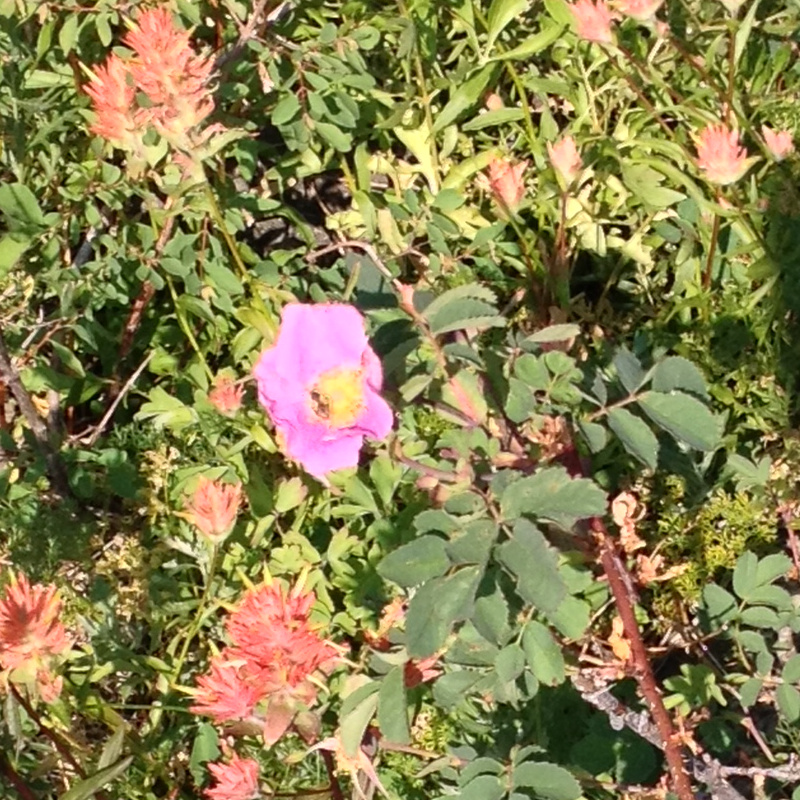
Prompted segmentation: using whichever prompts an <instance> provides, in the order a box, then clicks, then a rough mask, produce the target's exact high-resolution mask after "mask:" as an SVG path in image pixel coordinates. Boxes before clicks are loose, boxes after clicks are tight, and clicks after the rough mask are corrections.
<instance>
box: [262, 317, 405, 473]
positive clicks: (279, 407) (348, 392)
mask: <svg viewBox="0 0 800 800" xmlns="http://www.w3.org/2000/svg"><path fill="white" fill-rule="evenodd" d="M253 374H254V375H255V378H256V382H257V384H258V399H259V401H260V402H261V404H262V405H263V406H264V408H266V410H267V411H268V413H269V415H270V417H271V418H272V422H273V423H274V425H275V427H276V428H277V430H278V433H279V435H280V437H281V439H282V445H283V449H284V452H285V453H286V455H287V456H288V457H289V458H291V459H293V460H295V461H297V462H298V463H300V464H301V465H302V466H303V467H304V468H305V469H306V471H307V472H309V473H310V474H311V475H313V476H315V477H316V478H323V477H324V476H325V475H326V474H327V473H328V472H332V471H333V470H337V469H343V468H345V467H355V466H356V465H357V464H358V455H359V452H360V450H361V446H362V444H363V442H364V437H365V436H368V437H369V438H371V439H383V438H385V437H386V436H387V435H388V434H389V431H390V430H391V429H392V423H393V418H392V410H391V408H390V407H389V405H388V404H387V403H386V401H385V400H384V399H383V398H382V397H381V396H380V394H379V392H380V390H381V386H382V384H383V372H382V370H381V363H380V361H379V360H378V357H377V356H376V355H375V353H374V351H373V350H372V348H371V347H370V346H369V342H368V341H367V334H366V332H365V330H364V318H363V317H362V316H361V314H360V313H359V312H358V311H357V310H356V309H355V308H353V307H352V306H348V305H343V304H339V303H320V304H315V305H311V304H305V303H290V304H289V305H287V306H286V307H284V309H283V313H282V314H281V326H280V330H279V331H278V337H277V339H276V341H275V344H274V345H273V346H272V347H271V348H270V349H269V350H265V351H264V352H263V353H262V354H261V357H260V358H259V360H258V363H257V364H256V366H255V369H254V370H253Z"/></svg>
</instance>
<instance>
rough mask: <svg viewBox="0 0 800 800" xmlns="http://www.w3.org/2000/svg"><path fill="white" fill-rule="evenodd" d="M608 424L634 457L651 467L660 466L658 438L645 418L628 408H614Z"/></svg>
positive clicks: (609, 415)
mask: <svg viewBox="0 0 800 800" xmlns="http://www.w3.org/2000/svg"><path fill="white" fill-rule="evenodd" d="M608 426H609V427H610V428H611V430H612V431H614V433H615V434H616V435H617V436H618V437H619V440H620V441H621V442H622V445H623V447H624V448H625V449H626V450H627V451H628V452H629V453H630V454H631V455H632V456H634V458H638V459H639V461H641V462H642V463H643V464H644V465H645V466H646V467H649V468H650V469H655V468H656V467H657V466H658V439H657V438H656V435H655V434H654V433H653V431H651V430H650V427H649V426H648V425H647V423H646V422H645V421H644V420H643V419H641V418H640V417H637V416H636V415H635V414H631V412H630V411H628V409H627V408H614V409H612V410H611V411H610V412H609V413H608Z"/></svg>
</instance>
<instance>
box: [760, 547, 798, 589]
mask: <svg viewBox="0 0 800 800" xmlns="http://www.w3.org/2000/svg"><path fill="white" fill-rule="evenodd" d="M791 568H792V559H791V558H789V556H786V555H784V554H783V553H772V555H769V556H765V557H764V558H762V559H761V560H760V561H759V562H758V566H757V567H756V583H757V584H758V585H759V586H766V585H767V584H770V583H772V582H773V581H774V580H776V579H777V578H780V577H781V576H783V575H785V574H786V573H787V572H788V571H789V570H790V569H791Z"/></svg>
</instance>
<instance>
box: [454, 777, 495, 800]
mask: <svg viewBox="0 0 800 800" xmlns="http://www.w3.org/2000/svg"><path fill="white" fill-rule="evenodd" d="M505 793H506V791H505V789H504V788H503V784H502V783H501V782H500V779H499V778H498V777H496V776H494V775H479V776H478V777H477V778H475V779H474V780H471V781H470V782H469V783H468V784H467V785H466V786H465V787H464V788H463V789H461V790H460V792H459V793H458V796H457V800H500V798H501V797H503V796H504V795H505Z"/></svg>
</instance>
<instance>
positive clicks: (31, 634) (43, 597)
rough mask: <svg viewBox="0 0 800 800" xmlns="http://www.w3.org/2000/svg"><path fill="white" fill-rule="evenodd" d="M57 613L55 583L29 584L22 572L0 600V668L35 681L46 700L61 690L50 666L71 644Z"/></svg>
mask: <svg viewBox="0 0 800 800" xmlns="http://www.w3.org/2000/svg"><path fill="white" fill-rule="evenodd" d="M60 615H61V601H60V600H59V599H58V594H57V591H56V588H55V586H42V585H40V584H33V585H31V583H30V582H29V581H28V579H27V577H25V575H23V574H21V573H20V574H19V575H16V576H12V579H11V583H10V584H9V585H8V586H7V587H6V590H5V596H4V597H3V599H2V600H0V668H2V669H3V670H8V671H9V673H14V674H12V675H11V679H12V680H15V678H19V681H20V682H22V683H35V684H37V687H38V690H39V694H40V695H41V696H42V698H43V699H44V700H45V701H46V702H51V701H53V700H55V699H56V698H57V697H58V695H59V694H60V692H61V679H60V678H56V677H54V676H53V675H52V673H51V667H52V664H53V661H54V659H55V658H56V657H57V656H60V655H61V654H63V653H64V652H66V651H67V650H69V648H70V644H71V643H70V640H69V638H68V637H67V632H66V630H65V628H64V626H63V625H62V624H61V621H60V619H59V617H60Z"/></svg>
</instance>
